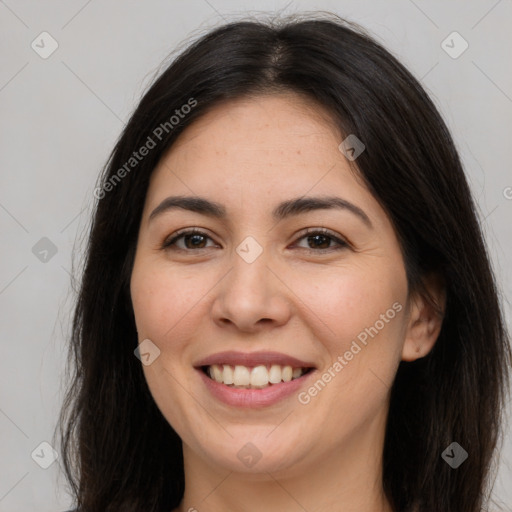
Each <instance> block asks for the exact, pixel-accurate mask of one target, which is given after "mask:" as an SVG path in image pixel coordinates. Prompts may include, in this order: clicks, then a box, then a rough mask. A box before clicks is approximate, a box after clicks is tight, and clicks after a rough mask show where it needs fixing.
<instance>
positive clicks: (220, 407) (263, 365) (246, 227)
mask: <svg viewBox="0 0 512 512" xmlns="http://www.w3.org/2000/svg"><path fill="white" fill-rule="evenodd" d="M95 196H96V198H97V199H98V204H97V208H96V212H95V215H94V220H93V225H92V228H91V233H90V239H89V246H88V252H87V256H86V263H85V269H84V274H83V278H82V287H81V290H80V294H79V297H78V303H77V306H76V311H75V317H74V324H73V336H72V339H71V356H72V361H73V364H74V365H76V373H75V377H74V380H73V383H72V386H71V387H70V389H69V391H68V395H67V399H66V402H65V404H64V408H63V411H62V416H61V423H62V439H61V440H62V447H63V448H62V450H63V459H64V463H65V469H66V473H67V476H68V478H69V481H70V483H71V486H72V491H73V494H74V496H75V498H76V504H77V507H78V510H80V511H83V512H89V511H98V510H102V511H103V510H104V511H121V510H122V511H141V510H144V511H171V510H173V511H179V512H184V511H187V510H188V511H192V510H197V511H199V512H202V511H214V510H215V511H217V510H247V511H260V510H265V511H270V512H271V511H273V510H307V511H309V512H312V511H320V510H322V511H331V510H332V511H339V510H343V511H358V512H363V511H364V512H366V511H368V512H370V511H371V512H377V511H379V512H380V511H386V512H391V511H393V512H402V511H417V512H432V511H441V510H442V511H450V512H459V511H460V512H462V511H464V512H477V511H481V510H484V507H485V506H486V503H487V501H488V495H489V493H490V490H491V483H492V482H491V475H490V465H491V462H492V460H493V459H492V457H493V453H494V452H495V449H496V447H497V446H498V441H499V439H500V429H499V425H500V421H501V417H502V411H503V407H504V403H505V399H506V389H507V386H508V383H509V366H510V361H511V357H510V356H511V351H510V344H509V339H508V337H507V334H506V331H505V327H504V321H503V317H502V313H501V311H500V305H499V302H498V298H497V291H496V285H495V282H494V278H493V274H492V271H491V268H490V263H489V258H488V256H487V252H486V248H485V245H484V242H483V237H482V233H481V230H480V227H479V224H478V221H477V217H476V214H475V206H474V202H473V199H472V196H471V193H470V190H469V187H468V184H467V182H466V179H465V177H464V173H463V170H462V167H461V163H460V159H459V156H458V154H457V152H456V150H455V147H454V144H453V141H452V139H451V136H450V134H449V132H448V130H447V128H446V126H445V124H444V122H443V120H442V119H441V117H440V115H439V113H438V112H437V111H436V109H435V107H434V105H433V104H432V102H431V101H430V99H429V98H428V97H427V95H426V93H425V92H424V90H423V89H422V88H421V86H420V85H419V83H418V82H417V81H416V80H415V79H414V78H413V77H412V76H411V74H410V73H409V72H408V71H407V70H406V69H404V67H403V66H402V65H401V64H399V63H398V62H397V61H396V59H395V58H394V57H393V56H391V54H390V53H389V52H387V51H386V50H385V49H384V48H382V47H381V46H380V45H379V44H377V43H376V42H375V41H373V40H372V39H371V37H370V36H368V35H367V34H365V33H364V32H363V30H362V29H360V28H359V27H357V26H355V25H353V24H349V23H348V22H346V21H344V20H341V19H339V18H336V17H334V16H331V17H314V18H313V17H308V18H306V19H304V20H301V19H298V18H295V19H288V20H281V21H276V22H268V23H264V22H253V21H251V22H237V23H232V24H228V25H225V26H223V27H220V28H218V29H216V30H213V31H212V32H210V33H209V34H207V35H205V36H204V37H202V38H201V39H199V40H198V41H196V42H195V43H194V44H192V45H191V46H190V47H189V48H188V49H187V50H186V51H184V52H183V53H182V54H181V55H180V56H179V57H178V58H177V59H176V60H175V61H174V62H173V63H172V64H171V65H170V66H169V67H168V68H167V69H166V70H165V72H164V73H163V74H162V75H161V76H160V77H159V78H158V79H157V80H156V82H155V83H154V84H153V85H152V87H151V88H150V89H149V90H148V92H147V93H146V94H145V96H144V97H143V98H142V100H141V102H140V104H139V106H138V107H137V109H136V111H135V112H134V114H133V115H132V117H131V119H130V121H129V122H128V124H127V126H126V128H125V130H124V132H123V134H122V135H121V137H120V139H119V141H118V143H117V145H116V147H115V149H114V151H113V152H112V155H111V158H110V160H109V162H108V164H107V166H106V168H105V172H104V175H103V177H102V182H101V186H99V187H98V188H97V189H96V190H95Z"/></svg>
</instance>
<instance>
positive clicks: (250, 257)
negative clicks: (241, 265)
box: [236, 236, 263, 263]
mask: <svg viewBox="0 0 512 512" xmlns="http://www.w3.org/2000/svg"><path fill="white" fill-rule="evenodd" d="M236 252H237V253H238V255H239V256H240V257H241V258H242V259H243V260H244V261H245V262H246V263H252V262H254V261H255V260H256V258H258V257H259V255H260V254H261V253H262V252H263V247H261V245H260V244H259V243H258V242H256V240H255V239H254V238H253V237H252V236H248V237H246V238H245V239H244V240H243V241H242V243H241V244H240V245H239V246H238V247H237V248H236Z"/></svg>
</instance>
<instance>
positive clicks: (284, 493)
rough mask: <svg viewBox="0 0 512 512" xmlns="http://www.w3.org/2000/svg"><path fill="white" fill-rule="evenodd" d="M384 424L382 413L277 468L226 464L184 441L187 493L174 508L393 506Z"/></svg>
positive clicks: (214, 511)
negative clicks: (385, 472)
mask: <svg viewBox="0 0 512 512" xmlns="http://www.w3.org/2000/svg"><path fill="white" fill-rule="evenodd" d="M384 425H385V415H382V416H379V417H377V418H375V421H374V422H372V424H371V425H368V426H367V428H366V429H364V430H362V429H360V430H358V432H354V433H353V434H352V435H351V436H350V438H346V439H345V440H344V442H343V444H341V445H339V446H337V447H334V449H332V448H331V449H330V450H329V451H328V452H327V453H318V454H317V456H316V457H310V458H308V460H307V461H306V460H301V461H297V463H296V464H295V465H294V467H289V468H287V469H284V470H283V469H281V470H276V471H261V472H251V473H237V472H233V471H229V470H226V469H222V468H219V467H218V466H213V465H210V463H208V462H206V461H205V460H204V459H202V458H200V457H199V456H198V455H197V454H196V453H195V452H193V451H192V450H191V449H190V448H189V447H188V446H187V445H185V444H184V445H183V455H184V463H185V494H184V497H183V500H182V502H181V504H180V507H179V508H178V509H177V511H176V512H194V511H196V512H203V511H204V512H206V511H208V512H225V511H226V510H244V511H247V512H257V511H258V512H259V511H261V510H265V512H277V511H279V512H282V511H283V510H290V511H292V510H293V511H295V510H297V512H299V511H301V512H304V511H307V512H320V511H322V512H393V510H392V508H391V506H390V504H389V502H388V500H387V498H386V496H385V495H384V492H383V488H382V452H383V441H384V434H383V433H384V428H383V427H384ZM313 451H314V450H313ZM255 468H256V467H255Z"/></svg>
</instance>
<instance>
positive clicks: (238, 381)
mask: <svg viewBox="0 0 512 512" xmlns="http://www.w3.org/2000/svg"><path fill="white" fill-rule="evenodd" d="M313 369H314V368H312V367H302V366H296V367H293V366H290V365H279V364H272V365H270V364H267V365H257V366H252V367H251V366H245V365H234V366H232V365H229V364H212V365H205V366H201V370H202V371H203V373H204V374H205V375H207V376H208V377H209V378H210V379H212V380H214V381H215V382H218V383H219V384H224V385H226V386H229V387H232V388H236V389H265V388H268V387H270V386H275V385H278V384H281V383H282V382H290V381H292V380H296V379H299V378H301V377H302V376H303V375H306V374H307V373H309V372H311V371H313Z"/></svg>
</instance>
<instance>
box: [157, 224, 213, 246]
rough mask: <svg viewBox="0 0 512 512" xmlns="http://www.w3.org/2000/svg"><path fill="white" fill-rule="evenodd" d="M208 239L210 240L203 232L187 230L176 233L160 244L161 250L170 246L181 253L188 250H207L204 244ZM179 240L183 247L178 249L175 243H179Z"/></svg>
mask: <svg viewBox="0 0 512 512" xmlns="http://www.w3.org/2000/svg"><path fill="white" fill-rule="evenodd" d="M208 238H209V239H210V240H211V237H210V236H208V235H207V234H206V233H204V232H203V231H200V230H198V229H189V230H187V231H181V232H178V233H176V234H175V235H174V236H172V237H171V238H168V239H166V240H165V241H164V243H163V244H162V249H168V248H170V247H171V246H175V247H176V248H177V249H178V250H182V251H186V250H188V249H207V247H205V245H204V244H205V240H206V239H208ZM181 239H183V242H184V243H185V247H179V246H178V245H177V244H176V242H178V241H181Z"/></svg>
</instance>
